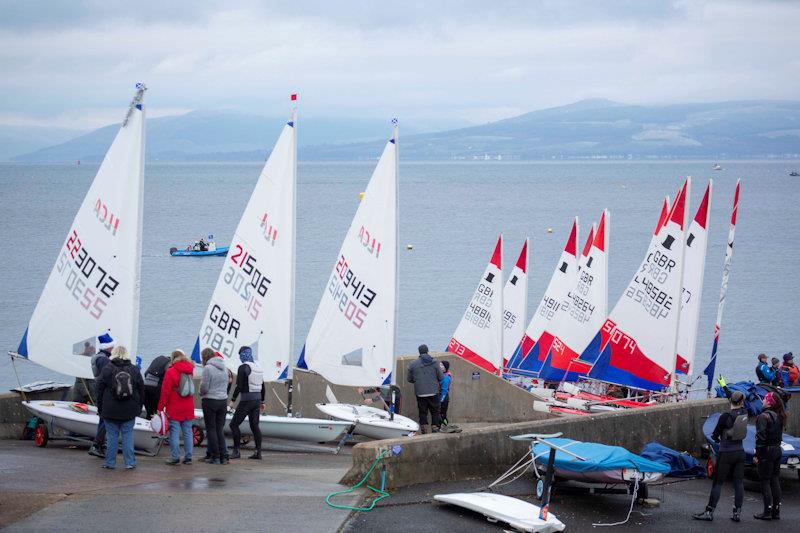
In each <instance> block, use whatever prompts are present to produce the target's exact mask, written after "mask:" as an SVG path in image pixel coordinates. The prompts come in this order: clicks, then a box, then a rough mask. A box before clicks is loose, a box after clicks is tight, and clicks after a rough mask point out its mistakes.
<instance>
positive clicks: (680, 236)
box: [589, 178, 691, 390]
mask: <svg viewBox="0 0 800 533" xmlns="http://www.w3.org/2000/svg"><path fill="white" fill-rule="evenodd" d="M690 184H691V178H687V179H686V182H685V183H684V184H683V187H681V189H680V191H679V193H678V195H677V196H676V197H675V202H674V203H673V205H672V209H671V210H670V213H669V216H668V217H667V219H666V222H664V224H663V225H662V224H660V223H659V224H658V226H657V227H656V231H655V234H654V235H653V237H652V239H651V241H650V246H649V248H648V250H647V254H646V255H645V257H644V260H643V261H642V263H641V266H640V267H639V269H638V270H637V271H636V274H634V276H633V279H631V281H630V283H629V284H628V287H627V288H626V289H625V292H624V293H623V294H622V296H621V297H620V299H619V301H618V302H617V304H616V305H615V306H614V309H612V310H611V313H610V314H609V316H608V319H607V320H606V321H605V323H604V324H603V326H602V327H601V328H600V331H599V332H598V333H597V335H598V336H599V337H600V338H599V342H600V346H601V350H600V355H599V356H598V358H597V361H596V362H595V364H594V366H593V367H592V370H591V371H590V372H589V377H591V378H595V379H599V380H602V381H606V382H610V383H616V384H619V385H624V386H627V387H632V388H636V389H646V390H662V389H664V388H666V387H668V386H669V385H670V383H671V380H672V375H673V373H674V371H675V360H676V348H677V341H678V324H679V323H680V301H681V297H680V295H681V288H682V286H683V270H684V268H683V265H684V256H685V254H684V250H685V248H686V242H685V239H684V229H685V228H686V222H687V220H686V219H687V216H686V214H687V213H688V210H689V209H688V199H689V190H690ZM593 342H594V341H593Z"/></svg>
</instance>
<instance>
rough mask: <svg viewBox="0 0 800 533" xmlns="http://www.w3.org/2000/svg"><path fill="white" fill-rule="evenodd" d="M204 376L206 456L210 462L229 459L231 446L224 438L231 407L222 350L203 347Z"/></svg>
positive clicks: (202, 380) (201, 386) (202, 386)
mask: <svg viewBox="0 0 800 533" xmlns="http://www.w3.org/2000/svg"><path fill="white" fill-rule="evenodd" d="M200 357H201V359H202V361H203V377H202V379H201V380H200V403H201V405H202V407H203V420H204V421H205V425H206V435H207V436H208V446H207V447H206V449H207V451H208V455H207V457H206V459H205V460H204V461H205V462H207V463H211V464H216V465H219V464H227V463H228V446H227V443H226V442H225V415H226V414H227V407H228V369H227V368H226V366H225V358H224V357H223V356H222V354H221V353H219V352H215V351H214V350H212V349H211V348H204V349H203V351H202V352H201V353H200Z"/></svg>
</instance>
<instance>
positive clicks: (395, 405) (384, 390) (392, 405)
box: [356, 385, 403, 415]
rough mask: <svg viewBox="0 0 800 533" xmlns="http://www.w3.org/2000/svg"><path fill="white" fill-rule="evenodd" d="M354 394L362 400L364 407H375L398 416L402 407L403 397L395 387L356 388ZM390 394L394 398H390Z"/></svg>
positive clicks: (398, 388)
mask: <svg viewBox="0 0 800 533" xmlns="http://www.w3.org/2000/svg"><path fill="white" fill-rule="evenodd" d="M356 392H358V394H360V395H361V397H362V398H363V399H364V404H365V405H376V406H378V407H379V408H381V409H383V410H385V411H391V412H393V413H395V414H398V415H399V414H400V410H401V409H402V407H403V395H402V394H401V391H400V387H398V386H397V385H381V386H380V387H368V388H364V387H358V388H357V389H356ZM392 393H394V398H392Z"/></svg>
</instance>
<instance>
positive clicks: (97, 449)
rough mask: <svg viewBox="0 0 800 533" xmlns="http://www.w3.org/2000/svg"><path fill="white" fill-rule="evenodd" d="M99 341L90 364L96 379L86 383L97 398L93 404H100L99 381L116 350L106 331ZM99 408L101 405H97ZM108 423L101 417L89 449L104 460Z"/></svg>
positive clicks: (98, 338)
mask: <svg viewBox="0 0 800 533" xmlns="http://www.w3.org/2000/svg"><path fill="white" fill-rule="evenodd" d="M97 341H98V344H99V347H100V350H99V351H98V352H97V353H96V354H94V355H93V356H92V359H91V361H90V364H91V365H92V375H93V376H94V379H92V380H88V382H87V383H85V387H86V388H87V389H88V390H91V391H92V396H94V397H95V400H93V401H92V403H95V404H97V402H99V401H100V400H99V398H97V397H98V396H99V393H98V392H97V379H98V378H99V377H100V374H101V373H102V372H103V368H105V366H106V365H107V364H108V362H109V361H110V360H111V359H110V358H111V350H113V349H114V339H113V338H112V337H111V334H110V333H109V332H108V331H106V332H105V333H103V334H102V335H100V336H99V337H97ZM97 405H98V406H99V404H97ZM105 443H106V423H105V421H104V420H103V417H100V423H99V424H97V432H96V433H95V435H94V443H93V444H92V446H91V447H90V448H89V455H94V456H95V457H100V458H104V457H105V456H106V450H105V447H106V444H105Z"/></svg>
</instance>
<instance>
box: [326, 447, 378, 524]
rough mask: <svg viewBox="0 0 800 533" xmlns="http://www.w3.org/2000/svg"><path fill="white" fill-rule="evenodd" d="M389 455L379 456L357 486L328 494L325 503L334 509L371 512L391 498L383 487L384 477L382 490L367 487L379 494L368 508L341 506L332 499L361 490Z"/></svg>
mask: <svg viewBox="0 0 800 533" xmlns="http://www.w3.org/2000/svg"><path fill="white" fill-rule="evenodd" d="M387 454H389V450H384V451H382V452H381V454H380V455H379V456H378V458H377V459H375V462H374V463H372V466H370V467H369V470H367V473H366V474H364V477H362V478H361V481H359V482H358V483H356V484H355V485H353V486H352V487H350V488H349V489H347V490H339V491H336V492H331V493H330V494H328V495H327V496H326V497H325V503H327V504H328V505H329V506H331V507H333V508H334V509H348V510H350V511H371V510H372V509H373V508H374V507H375V504H376V503H378V502H379V501H381V500H382V499H384V498H388V497H389V493H388V492H386V491H385V490H383V486H384V485H383V481H384V479H383V476H381V488H379V489H377V488H375V487H373V486H372V485H367V488H368V489H369V490H371V491H372V492H375V493H376V494H378V497H377V498H375V499H374V500H372V501H371V502H370V504H369V506H368V507H353V506H351V505H339V504H336V503H331V499H332V498H335V497H336V496H339V495H340V494H350V493H351V492H353V491H355V490H356V489H357V488H359V487H360V486H361V485H363V484H364V483H366V481H367V479H369V476H370V475H372V472H373V471H374V470H375V467H376V466H378V463H380V462H381V459H383V458H384V457H385V456H386V455H387Z"/></svg>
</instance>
